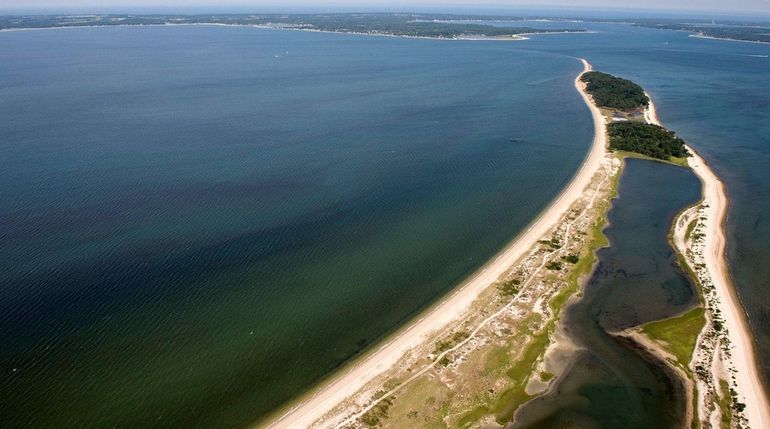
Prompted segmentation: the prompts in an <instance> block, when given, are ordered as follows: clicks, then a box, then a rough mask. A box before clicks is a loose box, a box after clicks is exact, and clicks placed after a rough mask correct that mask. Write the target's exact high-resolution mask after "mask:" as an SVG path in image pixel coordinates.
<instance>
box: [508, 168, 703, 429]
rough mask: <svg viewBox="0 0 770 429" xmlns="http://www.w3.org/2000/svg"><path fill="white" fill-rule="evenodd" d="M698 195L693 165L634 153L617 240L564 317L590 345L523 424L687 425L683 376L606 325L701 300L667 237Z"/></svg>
mask: <svg viewBox="0 0 770 429" xmlns="http://www.w3.org/2000/svg"><path fill="white" fill-rule="evenodd" d="M699 198H700V182H699V181H698V179H697V178H696V177H695V176H694V175H693V174H692V173H691V172H690V171H689V170H687V169H684V168H681V167H676V166H670V165H666V164H662V163H656V162H651V161H641V160H635V159H629V160H627V162H626V167H625V170H624V172H623V176H622V177H621V180H620V184H619V187H618V198H617V199H615V200H614V201H613V205H612V208H611V209H610V211H609V213H608V221H609V227H608V228H607V229H606V230H605V234H606V235H607V238H608V239H609V243H610V244H609V246H610V247H606V248H604V249H601V250H599V252H598V254H597V256H598V259H599V261H598V265H597V267H596V271H595V272H594V273H593V275H592V277H591V279H590V280H589V281H588V283H587V284H586V286H585V293H584V295H583V297H582V298H581V299H580V300H578V301H576V302H575V303H573V304H571V305H570V306H568V307H567V309H566V310H565V312H564V314H563V316H562V319H561V321H560V323H561V324H562V325H563V327H564V329H565V331H566V332H568V333H569V334H570V336H571V338H572V339H573V340H574V341H575V342H576V344H577V345H578V346H579V347H581V348H582V350H581V351H579V352H578V353H577V355H576V357H575V359H574V361H573V362H571V366H570V368H569V369H568V370H567V372H566V374H565V375H564V376H563V378H562V379H560V380H559V381H558V382H557V385H556V386H555V387H554V389H553V391H552V392H549V393H548V394H547V395H545V396H543V397H541V398H538V399H536V400H534V401H532V402H530V403H528V404H527V405H525V406H524V407H522V409H520V410H519V412H518V414H517V416H516V424H515V425H514V427H521V428H563V427H580V428H607V429H610V428H618V429H621V428H639V429H645V428H646V429H652V428H681V427H683V414H682V413H683V410H684V404H683V401H684V397H685V396H684V392H683V390H682V386H681V385H680V384H679V383H676V382H675V381H673V380H672V378H671V377H670V376H669V375H668V374H667V373H666V372H665V371H663V370H661V368H660V367H656V366H655V365H653V364H651V363H650V362H649V360H647V359H645V358H644V357H643V356H640V355H639V354H638V353H637V352H636V351H634V350H632V349H631V348H629V347H628V345H627V344H623V343H620V342H618V340H616V339H615V338H614V337H612V336H610V335H608V334H607V332H614V331H618V330H622V329H625V328H629V327H633V326H637V325H640V324H642V323H645V322H649V321H652V320H658V319H662V318H666V317H669V316H673V315H676V314H678V313H681V312H683V311H684V310H686V309H688V308H690V307H691V306H693V305H695V304H697V301H698V298H697V295H696V292H695V289H694V288H693V286H692V285H691V284H690V282H689V281H688V279H687V278H686V277H685V276H684V275H683V274H682V273H680V272H679V270H678V269H677V267H676V258H675V255H674V254H673V251H672V250H671V248H670V246H669V243H668V240H667V238H666V237H667V232H668V230H669V228H670V226H671V222H672V220H673V217H674V216H675V215H676V213H678V212H679V211H680V210H681V209H682V208H684V207H686V206H688V205H690V204H692V203H694V202H696V201H698V199H699Z"/></svg>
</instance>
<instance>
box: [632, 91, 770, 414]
mask: <svg viewBox="0 0 770 429" xmlns="http://www.w3.org/2000/svg"><path fill="white" fill-rule="evenodd" d="M645 116H646V117H647V121H648V122H649V123H652V124H656V125H661V126H662V124H661V122H660V119H659V118H658V115H657V112H656V110H655V105H654V104H653V102H652V99H650V105H649V108H648V109H647V111H646V112H645ZM685 147H686V148H687V150H688V151H690V153H692V157H691V158H688V163H689V165H690V167H691V168H692V170H693V172H694V173H695V175H696V176H698V178H699V179H700V181H701V183H702V186H703V191H702V202H701V204H702V205H703V207H704V214H705V218H706V219H705V224H706V228H705V237H704V238H705V244H704V255H703V256H704V262H705V264H706V269H707V270H708V273H709V276H710V277H711V281H712V283H713V284H714V287H715V290H716V293H717V296H718V297H719V308H720V309H721V311H722V314H723V317H724V320H725V325H726V327H727V330H728V336H729V338H730V340H731V341H732V347H731V348H732V354H731V357H730V361H731V362H732V364H733V365H734V366H735V368H736V370H737V373H735V374H734V375H735V382H736V386H737V391H738V396H739V397H740V398H741V399H742V400H743V401H744V403H745V404H746V409H745V410H744V414H745V416H746V419H747V421H748V425H749V427H751V428H768V427H770V401H768V396H767V392H766V391H765V387H764V385H763V383H762V381H761V380H762V377H761V375H760V373H759V368H758V366H757V358H756V355H755V352H754V343H753V336H752V334H751V330H750V328H749V324H748V319H747V315H746V312H745V310H744V309H743V306H742V305H741V303H740V298H739V297H738V294H737V292H736V290H735V287H734V286H733V284H732V280H731V278H730V272H729V266H728V263H727V257H726V254H727V252H726V244H727V240H726V235H725V230H724V225H725V222H726V219H727V207H728V204H729V200H728V198H727V194H726V192H725V187H724V184H723V183H722V181H721V180H720V179H719V177H718V176H717V175H716V174H715V173H714V172H713V170H711V168H710V167H709V165H708V164H707V163H706V161H705V160H704V159H703V158H701V157H700V155H698V153H697V152H696V151H695V150H694V149H693V148H692V147H691V146H687V145H686V146H685Z"/></svg>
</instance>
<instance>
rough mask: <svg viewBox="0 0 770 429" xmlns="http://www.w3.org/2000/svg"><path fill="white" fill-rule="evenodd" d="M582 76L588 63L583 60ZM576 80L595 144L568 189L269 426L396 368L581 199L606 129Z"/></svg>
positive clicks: (299, 424)
mask: <svg viewBox="0 0 770 429" xmlns="http://www.w3.org/2000/svg"><path fill="white" fill-rule="evenodd" d="M581 61H582V62H583V67H584V71H583V73H584V72H587V71H590V70H591V69H592V68H591V65H590V64H589V63H588V62H587V61H586V60H583V59H581ZM580 76H582V73H581V75H578V77H576V78H575V89H576V90H577V91H578V92H579V93H580V94H581V96H582V97H583V100H584V101H585V103H586V105H587V106H588V107H589V109H590V110H591V116H592V117H593V122H594V130H595V132H594V140H593V144H592V145H591V149H590V151H589V152H588V155H587V156H586V159H585V160H584V161H583V165H582V166H581V167H580V169H579V170H578V172H577V173H576V174H575V176H574V177H573V178H572V181H571V182H570V183H569V184H568V185H567V187H566V188H564V190H563V191H562V192H561V194H559V196H558V197H557V198H556V199H555V200H553V202H552V203H551V205H550V206H548V208H546V209H545V211H543V212H542V213H541V214H540V215H539V216H538V217H537V219H535V221H533V222H532V223H531V224H530V225H529V227H528V228H527V229H526V230H525V231H524V232H523V233H521V234H520V235H519V236H518V237H517V238H516V239H515V240H514V241H513V242H511V243H510V244H509V245H508V246H506V248H505V249H503V251H502V252H500V253H499V254H498V255H497V256H496V257H495V258H494V259H492V260H491V261H489V262H488V263H487V264H486V265H485V266H484V267H482V268H481V269H480V270H479V271H477V272H476V273H475V274H473V275H472V276H471V277H470V278H468V279H467V280H466V281H465V282H464V283H462V284H461V285H460V286H459V287H458V288H457V289H455V291H454V292H453V293H451V294H450V295H449V296H447V297H446V298H445V299H443V300H442V301H440V302H439V303H438V304H436V305H434V306H433V307H432V308H431V309H429V310H428V311H426V312H425V313H424V314H423V315H422V316H421V317H420V318H419V319H417V320H415V321H414V322H412V323H410V324H409V325H407V326H406V327H405V328H404V329H402V330H400V331H399V332H397V333H396V334H394V335H393V336H392V337H391V338H390V339H389V340H388V341H387V342H386V343H384V344H383V345H382V346H381V347H380V348H378V349H376V350H374V351H372V352H370V353H367V354H366V355H364V356H363V357H361V358H359V359H358V360H357V361H356V362H354V363H353V364H352V365H351V366H349V367H348V368H347V369H345V370H344V371H342V372H340V373H339V374H337V375H335V376H334V377H333V378H332V379H330V380H329V381H328V382H327V383H325V384H324V385H322V386H320V387H319V388H317V389H316V390H315V391H313V392H311V393H310V394H308V395H306V396H305V397H303V398H301V402H299V403H298V404H296V405H294V406H293V407H292V408H291V409H289V410H288V411H286V412H285V413H284V414H282V415H280V416H277V417H275V418H274V419H273V420H272V421H269V422H267V426H266V427H268V428H275V429H278V428H287V429H296V428H305V427H308V426H310V425H311V424H313V422H315V421H316V420H318V419H320V418H321V417H323V416H324V415H325V414H326V413H328V412H329V411H331V410H332V409H333V408H334V407H335V406H336V405H338V404H339V403H340V402H342V401H343V400H345V399H346V398H348V397H349V396H351V395H353V394H354V393H356V392H357V391H358V390H360V389H361V388H363V387H364V386H365V385H366V384H367V383H368V382H369V381H370V380H372V379H373V378H375V377H376V376H378V375H380V374H382V373H383V372H385V371H387V370H388V369H390V368H391V367H392V366H393V365H395V364H396V363H397V362H398V361H399V359H401V357H402V356H403V355H404V354H405V353H406V352H408V351H409V350H410V349H412V348H414V347H417V346H419V345H420V344H421V343H422V342H423V341H424V340H425V339H426V338H427V337H428V336H429V335H430V334H431V333H433V332H435V331H438V330H440V329H441V328H443V327H444V326H446V325H447V324H449V323H451V322H452V321H453V320H455V319H457V318H458V317H460V316H461V315H462V314H463V313H464V312H465V311H466V310H467V309H468V307H469V306H470V304H471V303H473V301H474V300H475V299H476V298H478V297H479V295H480V294H481V292H482V291H484V290H485V289H486V288H488V287H489V286H490V285H492V284H494V283H495V282H496V281H497V279H498V278H499V277H500V276H501V275H503V274H504V273H505V272H506V270H508V269H509V268H510V267H511V266H512V265H513V264H514V263H515V262H516V261H517V260H518V259H519V258H520V257H522V256H523V255H525V254H526V253H527V252H529V251H530V249H531V248H532V246H535V245H536V244H537V240H539V239H540V238H541V237H542V236H544V235H545V234H546V233H547V232H548V231H549V230H550V229H551V228H552V227H553V226H555V225H556V224H557V223H558V222H559V219H561V217H562V216H563V215H564V213H566V212H567V210H569V208H570V206H571V205H572V204H573V203H574V202H575V201H576V200H577V199H578V198H580V196H581V194H582V193H583V190H584V189H585V188H586V186H588V185H589V183H590V181H591V178H592V177H593V176H594V174H595V173H596V172H597V171H598V170H599V168H600V166H601V161H602V159H603V158H604V156H605V146H606V130H605V123H604V118H603V117H602V114H601V112H600V111H599V109H598V108H596V107H595V106H594V104H593V102H592V101H591V100H590V99H589V97H588V96H587V95H586V94H585V93H584V92H583V90H582V85H583V84H582V83H581V82H580Z"/></svg>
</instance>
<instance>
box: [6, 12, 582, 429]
mask: <svg viewBox="0 0 770 429" xmlns="http://www.w3.org/2000/svg"><path fill="white" fill-rule="evenodd" d="M0 57H2V58H5V59H11V60H10V61H2V62H0V76H2V78H1V79H0V117H2V118H3V122H4V125H3V127H2V128H0V135H1V138H0V151H2V157H0V181H1V182H2V183H3V186H2V187H0V200H2V201H4V204H3V205H2V207H0V222H2V227H1V228H0V235H1V237H0V243H2V245H1V246H0V258H1V259H2V260H3V261H4V267H6V268H5V269H4V270H3V272H2V274H0V276H1V277H0V282H2V298H0V342H2V344H4V347H3V348H2V350H0V362H2V365H3V368H2V369H3V370H2V375H0V401H2V403H3V404H4V406H3V407H2V408H1V409H0V420H1V421H3V422H5V426H6V427H8V426H11V427H16V426H22V425H25V424H29V425H32V426H37V427H39V426H56V427H63V426H67V427H74V426H97V427H107V426H112V425H114V424H118V423H120V424H121V425H125V426H127V427H150V426H163V427H190V426H202V427H211V426H220V427H221V426H239V425H244V424H247V423H250V422H253V421H254V420H256V419H258V418H259V417H260V416H263V415H264V414H265V413H267V412H268V411H270V410H271V409H273V408H275V407H277V406H278V405H280V404H282V403H284V402H285V401H286V400H288V399H289V398H291V397H292V396H294V395H296V394H298V393H300V392H302V391H303V390H305V389H307V388H308V387H310V386H311V385H312V384H313V383H315V382H317V381H318V380H319V379H320V378H321V377H323V376H324V375H326V374H328V373H329V372H330V371H332V370H334V369H335V368H336V367H338V366H339V365H341V364H343V363H344V362H346V361H347V360H349V359H350V358H351V357H353V356H355V355H356V354H357V353H359V352H360V351H362V350H364V349H365V348H366V347H367V346H369V345H370V344H372V343H373V342H374V341H376V340H377V339H379V338H381V337H382V336H383V335H385V334H387V333H388V332H390V331H392V330H393V329H395V328H397V327H398V326H399V325H400V324H402V323H404V322H405V321H406V320H408V319H409V318H410V317H413V316H414V315H415V314H416V313H417V312H418V311H419V310H421V309H422V308H424V307H425V306H426V305H428V304H430V303H431V302H432V301H433V300H435V299H436V298H437V297H440V296H441V295H443V294H445V293H446V292H447V291H448V290H450V289H451V288H452V287H453V286H454V285H455V284H456V283H457V282H458V281H459V280H461V279H462V278H463V277H464V276H466V275H467V274H469V273H470V272H471V271H472V270H474V269H475V268H477V267H478V266H479V265H481V264H482V263H483V262H484V261H486V260H487V259H488V258H489V257H490V256H491V255H493V254H494V253H495V252H496V251H497V250H498V249H500V248H501V246H503V245H504V244H505V243H506V242H507V241H509V240H510V239H511V238H512V237H513V236H515V235H516V234H517V232H518V231H520V230H521V229H522V227H523V226H524V225H526V224H527V223H528V222H529V221H530V220H531V219H533V218H534V217H535V215H536V214H537V213H538V212H539V211H540V210H541V209H542V208H543V206H544V205H545V204H547V202H548V201H550V200H551V199H552V198H553V196H554V195H555V194H556V193H557V192H558V191H559V190H560V189H561V188H562V187H563V185H564V184H565V183H566V182H567V181H568V180H569V178H570V177H571V176H572V175H573V173H574V171H575V170H576V168H577V166H578V165H579V163H580V162H581V160H582V158H583V157H584V154H585V151H586V149H587V148H588V145H589V144H590V140H591V136H592V132H593V130H592V127H591V122H590V115H589V113H588V111H587V109H586V107H585V106H584V105H583V102H582V100H581V99H580V97H579V96H578V94H577V93H576V92H575V90H574V87H573V79H574V77H575V75H576V74H577V73H578V72H579V70H580V68H581V66H580V64H579V63H578V62H577V61H575V60H574V59H571V58H568V57H565V56H563V55H558V54H550V53H538V52H528V51H522V50H518V46H517V45H515V44H507V43H473V42H469V43H444V42H437V41H425V40H405V39H394V38H372V37H354V36H346V35H329V34H312V33H303V32H290V31H288V32H287V31H267V30H255V29H248V28H220V27H209V28H207V27H184V28H98V29H71V30H53V31H51V30H47V31H32V32H18V33H4V34H0ZM555 123H558V124H559V125H558V126H553V124H555ZM511 139H515V141H512V140H511Z"/></svg>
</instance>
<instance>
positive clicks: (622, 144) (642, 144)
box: [607, 122, 690, 161]
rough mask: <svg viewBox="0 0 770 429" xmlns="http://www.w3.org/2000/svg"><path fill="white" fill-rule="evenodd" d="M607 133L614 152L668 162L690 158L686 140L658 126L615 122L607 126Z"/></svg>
mask: <svg viewBox="0 0 770 429" xmlns="http://www.w3.org/2000/svg"><path fill="white" fill-rule="evenodd" d="M607 132H608V133H609V135H610V149H612V150H621V151H630V152H636V153H641V154H642V155H646V156H649V157H651V158H656V159H662V160H666V161H669V160H671V159H672V158H686V157H688V156H690V153H689V152H688V151H687V149H685V147H684V144H685V143H684V140H682V139H681V138H679V137H677V136H676V134H674V132H673V131H669V130H667V129H665V128H663V127H661V126H658V125H653V124H641V123H638V122H615V123H612V124H609V125H607Z"/></svg>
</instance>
